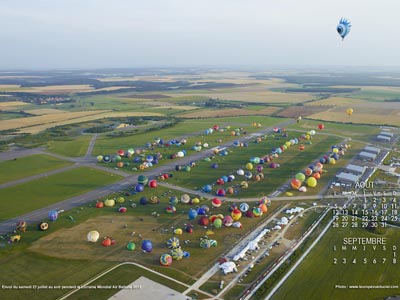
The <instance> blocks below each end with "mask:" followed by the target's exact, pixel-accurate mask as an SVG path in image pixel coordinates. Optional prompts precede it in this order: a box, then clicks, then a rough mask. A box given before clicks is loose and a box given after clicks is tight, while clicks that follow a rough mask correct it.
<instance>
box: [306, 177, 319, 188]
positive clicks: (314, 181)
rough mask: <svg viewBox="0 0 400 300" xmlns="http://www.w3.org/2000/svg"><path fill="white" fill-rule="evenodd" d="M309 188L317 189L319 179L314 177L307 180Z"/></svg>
mask: <svg viewBox="0 0 400 300" xmlns="http://www.w3.org/2000/svg"><path fill="white" fill-rule="evenodd" d="M307 186H309V187H316V186H317V179H315V178H314V177H309V178H308V179H307Z"/></svg>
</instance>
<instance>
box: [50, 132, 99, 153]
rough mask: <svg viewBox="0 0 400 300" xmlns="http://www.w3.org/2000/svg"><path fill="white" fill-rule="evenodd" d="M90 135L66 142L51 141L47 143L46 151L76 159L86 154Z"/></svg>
mask: <svg viewBox="0 0 400 300" xmlns="http://www.w3.org/2000/svg"><path fill="white" fill-rule="evenodd" d="M91 138H92V135H80V136H78V137H77V138H73V139H66V140H52V141H49V142H48V143H47V150H48V151H49V152H51V153H56V154H59V155H64V156H69V157H78V156H84V155H85V154H86V151H87V148H88V146H89V142H90V140H91Z"/></svg>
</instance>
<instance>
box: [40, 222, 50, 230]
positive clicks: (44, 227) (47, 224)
mask: <svg viewBox="0 0 400 300" xmlns="http://www.w3.org/2000/svg"><path fill="white" fill-rule="evenodd" d="M39 229H40V230H41V231H46V230H47V229H49V223H46V222H40V224H39Z"/></svg>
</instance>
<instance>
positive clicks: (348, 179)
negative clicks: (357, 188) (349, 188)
mask: <svg viewBox="0 0 400 300" xmlns="http://www.w3.org/2000/svg"><path fill="white" fill-rule="evenodd" d="M336 177H337V179H338V181H340V182H342V183H351V184H353V183H356V182H357V181H358V179H359V178H360V176H359V175H354V174H350V173H345V172H341V173H339V174H338V175H336Z"/></svg>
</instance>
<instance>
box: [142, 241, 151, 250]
mask: <svg viewBox="0 0 400 300" xmlns="http://www.w3.org/2000/svg"><path fill="white" fill-rule="evenodd" d="M142 250H143V251H144V252H147V253H150V252H151V251H153V243H152V242H151V241H150V240H143V241H142Z"/></svg>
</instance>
